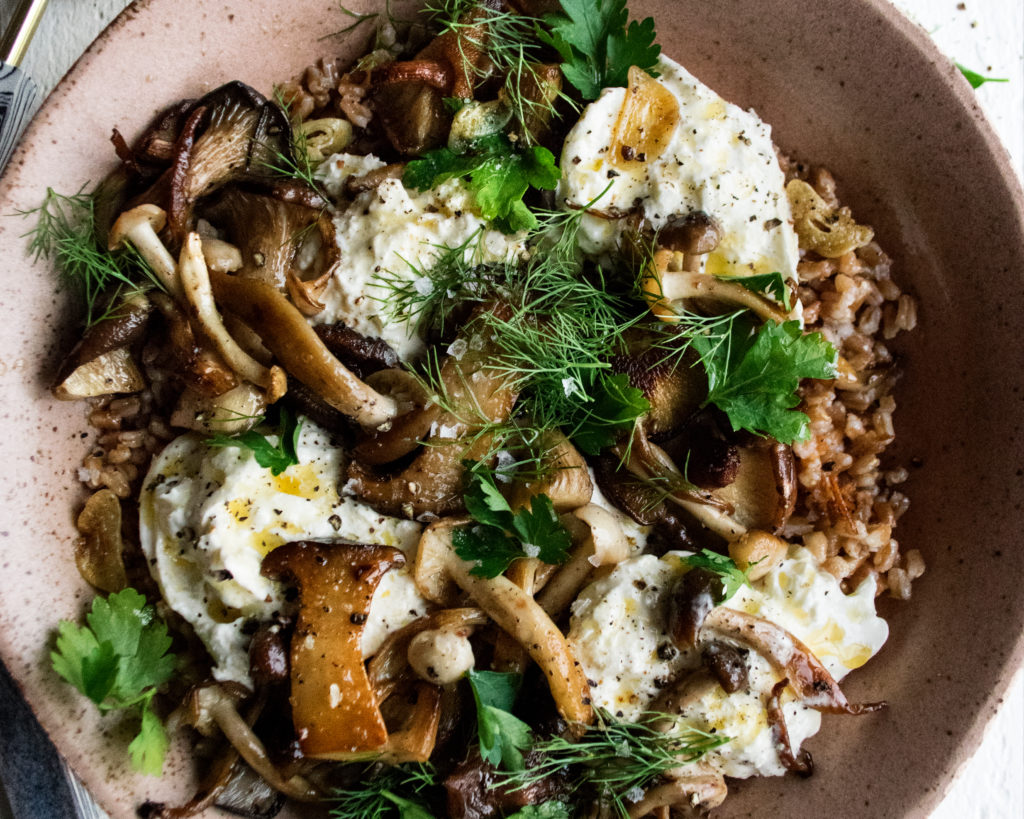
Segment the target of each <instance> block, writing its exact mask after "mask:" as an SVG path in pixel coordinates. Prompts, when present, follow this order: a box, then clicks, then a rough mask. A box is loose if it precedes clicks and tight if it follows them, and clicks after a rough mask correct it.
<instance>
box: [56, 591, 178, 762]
mask: <svg viewBox="0 0 1024 819" xmlns="http://www.w3.org/2000/svg"><path fill="white" fill-rule="evenodd" d="M85 619H86V624H87V625H85V626H78V625H75V624H74V623H72V622H70V621H68V620H61V621H60V624H59V626H58V630H57V650H56V651H54V652H51V654H50V659H51V660H52V662H53V670H54V671H56V672H57V673H58V674H59V675H60V676H61V677H63V678H64V679H65V680H67V681H68V682H69V683H71V684H72V685H73V686H74V687H75V688H77V689H78V690H79V691H81V692H82V693H83V694H85V696H87V697H88V698H89V699H90V700H92V701H93V702H94V703H95V704H96V706H97V707H98V708H99V709H100V711H101V712H103V713H107V712H109V711H117V710H128V711H134V712H136V713H137V714H138V716H139V718H140V720H141V725H140V728H139V733H138V735H137V736H136V737H135V739H134V740H132V743H131V745H129V747H128V750H129V753H130V754H131V759H132V764H133V765H134V766H135V767H136V768H137V769H138V770H140V771H143V772H144V773H147V774H152V775H158V774H159V773H160V771H161V769H162V767H163V761H164V754H165V753H166V751H167V746H168V739H167V733H166V731H165V730H164V726H163V724H162V723H161V721H160V718H159V717H158V716H157V715H156V713H155V712H154V711H153V708H152V701H153V697H154V696H155V695H156V690H157V688H159V687H160V686H161V685H163V684H164V683H165V682H167V680H168V679H170V677H171V674H172V673H173V672H174V665H175V656H174V655H173V654H168V653H167V651H168V649H169V648H170V647H171V638H170V635H168V633H167V627H166V626H165V625H164V624H163V622H162V621H160V620H159V619H157V617H156V613H155V611H154V610H153V607H152V606H150V605H148V604H147V603H146V598H145V597H143V596H142V595H141V594H139V592H137V591H136V590H135V589H125V590H124V591H120V592H117V593H116V594H112V595H110V596H109V597H107V598H103V597H97V598H96V599H95V600H93V603H92V611H90V612H89V614H87V615H86V618H85Z"/></svg>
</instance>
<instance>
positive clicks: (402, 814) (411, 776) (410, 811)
mask: <svg viewBox="0 0 1024 819" xmlns="http://www.w3.org/2000/svg"><path fill="white" fill-rule="evenodd" d="M437 785H438V781H437V774H436V772H435V771H434V769H433V767H431V766H430V765H429V764H424V765H400V766H395V767H389V768H385V769H383V770H381V771H379V772H377V774H376V775H374V773H373V769H372V768H370V769H367V771H366V772H365V774H364V775H363V776H362V777H360V779H359V781H358V783H357V784H355V785H353V786H352V787H350V788H342V789H338V790H336V791H334V793H333V794H332V795H331V798H330V802H331V803H332V807H331V819H387V817H398V819H433V817H434V812H433V810H431V808H430V803H429V801H428V793H427V792H428V791H429V790H430V789H431V788H436V787H437Z"/></svg>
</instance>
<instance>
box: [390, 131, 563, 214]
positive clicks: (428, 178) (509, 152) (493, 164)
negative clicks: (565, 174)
mask: <svg viewBox="0 0 1024 819" xmlns="http://www.w3.org/2000/svg"><path fill="white" fill-rule="evenodd" d="M560 176H561V172H560V171H559V170H558V165H557V164H556V163H555V155H554V154H552V153H551V151H549V150H548V149H547V148H543V147H541V146H540V145H534V146H532V147H528V148H525V149H524V150H515V149H514V148H513V146H512V143H511V142H510V141H509V140H508V138H507V137H505V136H504V135H502V134H492V135H490V136H487V137H484V138H482V139H480V140H477V142H476V144H475V145H474V146H473V147H472V148H471V149H470V151H469V152H467V153H464V154H457V153H455V152H454V151H453V150H451V149H450V148H437V149H435V150H433V151H428V152H427V153H425V154H424V155H423V156H422V157H421V158H420V159H414V160H413V161H411V162H410V163H409V164H408V165H406V166H405V172H404V173H403V175H402V184H403V185H405V186H406V187H407V188H412V189H414V190H426V189H428V188H433V187H435V186H437V185H439V184H441V183H442V182H445V181H447V180H449V179H466V180H467V186H468V187H469V189H470V190H471V191H472V192H473V194H474V195H475V196H476V202H477V205H478V206H479V208H480V215H481V216H483V217H484V219H486V220H487V221H489V222H494V223H495V224H496V225H497V226H498V227H499V228H500V229H501V230H504V231H506V232H508V233H515V232H517V231H520V230H530V229H531V228H534V227H536V225H537V217H536V216H534V215H533V213H532V212H531V211H530V209H529V208H528V207H526V204H525V203H524V202H523V195H524V194H525V193H526V191H527V190H528V189H529V188H531V187H532V188H537V189H539V190H554V189H555V187H556V186H557V185H558V180H559V178H560Z"/></svg>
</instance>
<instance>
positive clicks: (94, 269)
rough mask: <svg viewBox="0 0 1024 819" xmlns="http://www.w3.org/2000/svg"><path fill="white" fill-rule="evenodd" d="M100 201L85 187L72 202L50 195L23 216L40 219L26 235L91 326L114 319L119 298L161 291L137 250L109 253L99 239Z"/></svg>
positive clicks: (69, 198)
mask: <svg viewBox="0 0 1024 819" xmlns="http://www.w3.org/2000/svg"><path fill="white" fill-rule="evenodd" d="M95 204H96V203H95V197H94V196H93V194H91V193H87V192H86V190H85V188H84V187H83V188H82V189H81V190H79V191H78V192H77V193H74V194H71V195H70V196H68V195H65V194H61V193H57V191H55V190H54V189H53V188H47V189H46V196H44V197H43V201H42V204H40V205H39V207H37V208H32V209H31V210H26V211H19V215H21V216H23V217H26V218H28V217H35V219H36V223H35V226H34V227H33V228H32V229H31V230H29V231H28V232H27V233H25V234H24V238H27V239H28V240H29V242H28V252H29V254H30V255H31V256H32V258H33V259H34V260H37V261H38V260H39V259H47V260H50V261H53V262H54V263H55V264H56V266H57V272H58V274H59V275H60V282H61V284H62V286H63V287H66V288H67V289H69V290H71V291H73V292H75V293H77V294H78V295H79V296H80V297H81V299H82V301H83V304H84V307H85V324H86V326H92V325H93V324H96V323H97V322H99V321H102V320H103V319H105V318H108V317H109V316H111V315H112V311H113V310H114V309H116V305H117V303H118V300H119V298H126V297H128V296H130V295H131V294H133V293H138V292H144V291H146V290H148V289H150V288H153V287H156V288H158V289H162V284H161V283H160V281H159V279H158V278H157V277H156V276H155V275H154V273H153V271H152V270H150V268H149V265H147V264H146V262H145V261H144V260H143V259H142V257H141V256H140V255H139V254H138V251H136V250H135V249H134V248H133V247H126V248H124V249H121V250H115V251H108V250H107V249H106V248H105V247H103V246H101V245H100V243H99V240H98V237H97V231H96V217H95Z"/></svg>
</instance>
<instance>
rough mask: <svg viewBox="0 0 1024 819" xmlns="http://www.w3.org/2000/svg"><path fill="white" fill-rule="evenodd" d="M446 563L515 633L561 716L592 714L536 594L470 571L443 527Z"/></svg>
mask: <svg viewBox="0 0 1024 819" xmlns="http://www.w3.org/2000/svg"><path fill="white" fill-rule="evenodd" d="M446 535H447V547H448V548H447V561H446V566H445V568H446V569H447V571H448V572H450V573H451V576H452V578H453V579H454V580H455V582H456V583H458V585H459V586H460V587H461V588H462V589H463V591H465V592H467V593H468V594H469V595H470V597H472V598H473V599H474V600H475V601H476V603H477V605H479V606H480V608H482V609H483V610H484V611H485V612H487V614H488V616H489V617H490V618H491V619H492V620H494V622H495V623H497V624H498V626H500V627H501V628H502V629H504V630H505V631H507V632H508V633H509V634H511V635H512V636H514V637H515V638H516V640H518V641H519V642H520V643H521V644H522V645H523V646H524V647H525V648H526V650H527V652H529V654H530V657H531V658H532V659H533V661H534V662H535V663H537V665H538V666H539V667H540V669H541V671H543V672H544V676H546V677H547V680H548V686H549V687H550V688H551V695H552V697H553V698H554V700H555V705H556V706H557V708H558V711H559V713H560V714H561V715H562V717H563V718H564V719H565V720H567V721H569V722H575V723H580V724H588V723H590V722H591V721H592V720H593V718H594V709H593V708H592V707H591V705H590V688H589V686H588V685H587V680H586V677H585V676H584V674H583V667H582V666H581V665H580V664H579V662H578V661H577V660H576V658H575V656H574V654H573V652H572V648H571V647H570V645H569V642H568V640H566V638H565V635H564V634H562V632H561V631H559V629H558V627H557V626H556V625H555V624H554V623H553V622H552V621H551V618H550V617H548V615H547V613H546V612H545V611H544V609H542V608H541V607H540V605H539V604H538V603H537V601H536V600H534V599H533V597H531V596H530V595H528V594H526V592H524V591H523V590H522V589H521V588H519V587H518V586H517V585H516V584H515V583H513V582H512V581H511V580H509V579H508V578H507V577H502V576H500V575H499V576H498V577H493V578H483V577H476V576H475V575H473V574H472V569H473V564H472V563H469V562H467V561H465V560H462V559H461V558H459V557H458V556H457V555H456V554H455V550H454V549H453V548H452V546H451V531H450V530H449V531H448V532H447V533H446Z"/></svg>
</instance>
